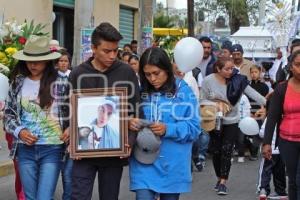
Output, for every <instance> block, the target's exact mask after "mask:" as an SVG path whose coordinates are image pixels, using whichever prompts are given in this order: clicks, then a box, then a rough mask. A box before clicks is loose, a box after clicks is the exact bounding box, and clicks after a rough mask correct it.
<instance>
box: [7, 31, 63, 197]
mask: <svg viewBox="0 0 300 200" xmlns="http://www.w3.org/2000/svg"><path fill="white" fill-rule="evenodd" d="M60 56H61V55H60V54H59V53H57V52H51V51H50V49H49V39H48V38H47V37H44V36H31V37H30V38H29V39H28V40H27V42H26V44H25V46H24V50H22V51H18V52H17V53H15V54H14V55H13V57H14V58H15V59H18V60H19V63H18V64H17V66H16V67H15V70H14V72H13V75H12V79H11V86H10V89H9V94H8V98H7V102H6V105H5V113H4V115H5V118H4V125H5V129H6V130H7V132H9V133H10V134H12V135H13V136H14V141H13V148H12V150H11V156H12V157H14V156H17V158H18V164H19V170H20V177H21V181H22V184H23V188H24V192H25V197H26V199H27V200H31V199H46V200H47V199H53V196H54V192H55V188H56V184H57V180H58V176H59V172H60V169H61V165H62V158H63V152H64V148H63V143H64V142H65V141H67V140H68V135H67V134H64V133H63V123H62V120H61V119H63V114H62V113H64V112H63V110H64V109H63V107H62V106H61V104H60V103H59V102H60V101H61V99H62V97H63V95H64V94H65V92H66V88H62V87H57V84H55V83H56V80H57V78H58V75H57V71H56V70H55V68H54V65H53V63H52V61H53V60H54V59H57V58H59V57H60ZM58 88H60V89H59V90H58Z"/></svg>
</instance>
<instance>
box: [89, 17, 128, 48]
mask: <svg viewBox="0 0 300 200" xmlns="http://www.w3.org/2000/svg"><path fill="white" fill-rule="evenodd" d="M122 39H123V36H122V35H121V34H120V32H119V31H118V30H117V29H116V28H115V27H113V26H112V25H111V24H110V23H108V22H103V23H101V24H100V25H99V26H97V27H96V28H95V30H94V31H93V33H92V38H91V41H92V44H93V45H95V46H97V45H99V44H100V42H101V40H104V41H109V42H119V41H120V40H122Z"/></svg>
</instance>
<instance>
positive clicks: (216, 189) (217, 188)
mask: <svg viewBox="0 0 300 200" xmlns="http://www.w3.org/2000/svg"><path fill="white" fill-rule="evenodd" d="M219 185H220V181H218V182H217V183H216V185H215V187H214V190H215V191H216V192H218V191H219Z"/></svg>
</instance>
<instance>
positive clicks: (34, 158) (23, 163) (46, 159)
mask: <svg viewBox="0 0 300 200" xmlns="http://www.w3.org/2000/svg"><path fill="white" fill-rule="evenodd" d="M18 145H19V146H18V153H17V156H18V161H19V162H18V164H19V170H20V177H21V181H22V185H23V189H24V193H25V197H26V200H40V199H43V200H50V199H53V198H54V192H55V188H56V184H57V180H58V176H59V172H60V170H61V166H62V158H63V146H62V145H33V146H28V145H25V144H18Z"/></svg>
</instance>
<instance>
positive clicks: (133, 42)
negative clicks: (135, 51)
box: [130, 40, 138, 44]
mask: <svg viewBox="0 0 300 200" xmlns="http://www.w3.org/2000/svg"><path fill="white" fill-rule="evenodd" d="M137 43H138V42H137V40H131V42H130V44H137Z"/></svg>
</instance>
